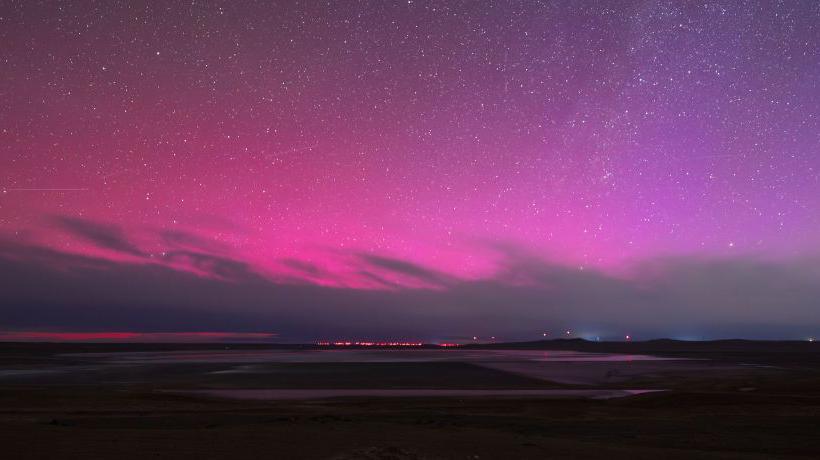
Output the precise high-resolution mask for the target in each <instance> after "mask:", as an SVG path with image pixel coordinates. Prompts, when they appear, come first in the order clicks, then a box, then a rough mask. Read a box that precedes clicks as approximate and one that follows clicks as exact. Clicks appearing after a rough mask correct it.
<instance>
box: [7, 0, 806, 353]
mask: <svg viewBox="0 0 820 460" xmlns="http://www.w3.org/2000/svg"><path fill="white" fill-rule="evenodd" d="M0 43H2V45H0V69H2V72H0V273H2V278H0V316H2V317H1V318H0V331H5V333H6V334H10V336H14V334H19V333H27V334H28V333H32V334H33V335H32V336H36V334H35V332H36V333H39V332H60V333H64V332H97V333H99V332H106V331H109V332H117V333H139V332H143V333H150V334H159V336H160V337H167V334H169V333H177V332H185V333H195V332H210V333H224V334H232V333H240V334H241V333H253V334H252V335H249V337H259V334H262V333H271V334H278V335H279V337H280V338H281V339H282V340H317V339H336V338H385V339H387V338H390V339H392V338H404V339H423V340H461V339H465V338H471V337H472V336H474V335H477V336H480V337H488V336H491V335H492V336H498V337H499V338H500V339H503V338H506V339H526V338H532V339H535V338H540V337H542V335H543V333H544V332H547V333H548V334H549V335H550V336H558V335H561V334H562V333H563V331H564V330H566V329H571V330H572V331H573V333H572V335H573V336H583V337H598V336H600V337H611V338H618V337H623V336H624V335H625V334H631V335H633V337H636V338H650V337H662V336H663V337H678V338H712V337H768V338H774V337H779V338H780V337H782V338H795V339H803V338H805V337H807V336H810V335H816V334H820V257H818V255H820V3H818V2H817V1H798V0H795V1H791V0H790V1H739V0H732V1H728V0H726V1H722V0H718V1H656V0H654V1H652V0H651V1H647V0H643V1H600V2H595V1H584V2H581V1H534V0H533V1H503V2H483V1H482V2H479V1H422V0H405V1H398V2H390V1H353V0H351V1H341V0H340V1H330V2H320V1H283V2H250V1H248V2H244V1H226V2H210V1H194V2H189V3H187V4H183V3H182V2H137V1H132V2H91V1H88V2H81V1H66V2H59V1H46V2H41V1H3V2H1V3H0ZM32 331H34V332H32ZM163 334H165V335H163ZM63 337H68V336H63Z"/></svg>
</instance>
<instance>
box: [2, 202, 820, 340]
mask: <svg viewBox="0 0 820 460" xmlns="http://www.w3.org/2000/svg"><path fill="white" fill-rule="evenodd" d="M58 222H59V223H60V225H61V226H62V228H63V229H64V230H65V231H67V232H69V233H71V234H73V235H75V236H76V237H79V238H82V239H83V240H85V241H88V242H91V243H93V244H94V245H95V246H96V247H98V248H100V249H105V250H110V251H114V252H116V253H121V254H124V255H127V256H128V257H127V258H123V259H115V258H104V257H90V256H83V255H77V254H71V253H68V252H63V251H60V250H55V249H50V248H46V247H42V246H37V245H33V244H23V243H18V242H8V241H6V242H3V243H0V273H3V276H2V278H0V317H2V327H0V329H3V330H5V331H29V330H42V331H133V332H152V333H157V332H160V333H161V332H186V331H230V332H254V333H277V334H278V335H279V338H280V339H281V340H286V341H293V340H315V339H333V338H392V337H395V338H398V337H403V338H418V339H424V340H437V339H438V340H446V339H453V338H459V337H469V336H473V335H479V336H482V337H487V336H490V335H493V336H496V337H499V338H500V339H507V340H516V339H536V338H539V337H541V333H542V332H543V331H549V332H551V333H553V334H556V335H557V334H559V333H560V332H559V331H562V330H564V329H566V328H571V329H573V330H575V331H577V332H578V333H579V334H582V335H589V336H601V337H619V336H621V335H622V334H625V333H629V334H631V335H633V336H635V337H639V338H651V337H690V338H712V337H762V338H801V337H804V336H806V335H813V334H814V333H815V331H817V330H818V328H820V300H819V299H820V260H817V259H802V260H792V261H787V262H784V261H779V262H776V261H766V260H759V259H753V258H736V259H721V260H705V259H699V258H674V259H658V260H652V261H647V262H644V263H643V264H641V265H639V266H636V267H633V269H632V270H631V271H630V272H629V274H628V276H626V275H624V276H613V275H610V274H606V273H604V272H600V271H596V270H590V269H587V270H578V269H577V268H571V267H566V266H561V265H557V264H552V263H550V262H549V261H546V260H543V259H540V258H537V257H535V256H532V255H530V254H527V253H526V251H523V250H521V249H520V248H512V247H507V246H504V245H498V246H497V247H496V248H495V249H496V250H497V251H498V252H500V253H501V254H503V257H502V258H501V259H500V261H499V265H498V268H497V272H496V273H495V275H494V276H492V277H490V278H484V279H480V280H464V279H459V278H456V277H454V276H450V275H448V274H444V273H440V272H438V271H436V270H432V269H430V268H426V267H421V266H419V265H416V264H414V263H412V262H410V261H406V260H398V259H393V258H390V257H386V256H383V255H374V254H357V253H354V254H350V255H349V258H348V263H350V264H353V268H354V271H355V272H356V273H358V274H359V276H361V277H362V279H363V280H367V282H368V283H370V284H371V285H372V287H371V288H369V289H363V288H359V287H356V288H354V287H330V286H328V285H326V284H325V285H323V284H322V283H321V281H326V280H327V279H329V278H330V277H332V275H331V274H328V273H325V271H324V270H323V269H322V268H321V267H318V266H316V265H315V264H312V263H311V262H309V261H303V260H297V259H286V260H281V261H278V263H279V264H280V265H282V266H283V267H289V268H290V269H291V270H292V271H293V272H294V273H297V275H294V276H291V277H277V276H270V275H269V274H263V273H261V272H260V271H259V270H257V269H256V268H255V267H253V266H251V265H249V264H247V263H245V262H243V261H242V260H239V259H236V258H232V257H231V256H230V255H226V254H224V253H222V252H221V251H217V250H216V249H217V248H216V246H212V245H211V244H210V243H208V242H207V241H203V240H200V239H198V238H196V237H193V236H192V237H190V238H188V237H186V235H185V234H184V233H175V234H174V235H165V237H166V239H168V240H169V241H171V242H173V246H172V247H171V248H170V249H169V250H168V251H167V252H165V253H163V255H162V257H161V258H153V257H151V256H149V255H148V254H147V251H145V250H143V249H141V248H140V247H139V246H138V245H137V244H136V243H135V242H133V241H131V240H130V239H129V238H128V237H127V233H126V232H124V231H122V229H119V228H117V227H115V226H109V225H106V224H101V223H97V222H92V221H85V220H80V219H69V218H62V219H60V220H58ZM299 274H301V275H299Z"/></svg>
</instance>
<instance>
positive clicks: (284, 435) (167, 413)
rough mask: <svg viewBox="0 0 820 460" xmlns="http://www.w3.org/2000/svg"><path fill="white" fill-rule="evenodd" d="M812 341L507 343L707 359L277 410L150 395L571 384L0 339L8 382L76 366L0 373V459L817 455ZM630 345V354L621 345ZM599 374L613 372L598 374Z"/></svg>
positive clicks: (276, 405)
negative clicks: (190, 357) (228, 364)
mask: <svg viewBox="0 0 820 460" xmlns="http://www.w3.org/2000/svg"><path fill="white" fill-rule="evenodd" d="M815 345H816V344H808V343H762V344H761V343H759V342H720V343H714V344H712V345H711V346H710V345H708V344H695V345H686V344H680V343H677V342H665V345H664V343H656V342H650V343H645V344H639V343H631V344H611V345H609V346H607V344H594V345H592V346H593V347H595V349H588V348H589V347H590V345H589V344H586V343H582V342H573V341H567V342H547V343H540V344H515V345H510V346H512V347H519V348H527V347H529V348H530V349H532V348H538V347H541V348H543V349H560V348H567V349H581V350H580V351H592V352H618V353H640V352H647V353H655V354H659V355H667V356H671V355H674V356H677V357H696V358H699V359H701V360H703V361H699V363H700V364H698V366H700V367H694V366H692V365H689V367H686V366H684V367H681V368H680V369H681V370H674V369H671V368H669V369H667V368H658V367H655V368H652V370H651V372H649V371H648V370H647V372H636V373H634V375H633V374H630V375H629V377H628V378H616V379H613V380H612V381H611V382H608V383H607V385H606V386H607V387H608V388H612V387H619V388H664V389H667V390H669V391H666V392H661V393H652V394H644V395H639V396H633V397H628V398H621V399H612V400H582V399H491V398H489V399H488V398H428V399H422V398H403V399H372V398H366V399H331V400H322V401H283V402H275V401H231V400H219V399H201V398H195V397H190V396H183V395H179V394H173V393H165V392H159V391H158V390H167V389H172V390H184V389H187V388H199V387H201V386H202V384H203V382H202V381H201V379H202V377H201V376H202V375H209V377H208V381H207V382H205V384H206V385H207V386H208V387H209V388H233V387H256V388H259V387H265V388H277V387H279V388H297V387H298V388H342V387H343V388H375V387H378V388H411V387H412V388H420V387H429V388H511V389H516V388H520V389H533V388H567V387H568V385H566V384H558V383H554V382H549V381H543V380H538V379H533V378H529V377H526V376H522V375H518V374H513V373H506V372H501V371H498V370H494V369H488V368H484V367H478V366H475V365H472V364H466V363H450V362H439V363H436V362H432V363H425V362H422V363H341V364H340V363H331V364H322V363H288V364H275V365H271V366H273V368H272V372H271V373H269V374H263V375H258V374H256V375H250V376H248V375H242V374H210V371H212V370H213V369H217V368H218V366H217V365H214V364H201V363H200V364H184V365H177V364H167V363H166V364H155V365H148V366H145V365H139V366H138V365H117V366H110V367H103V368H98V367H96V366H95V365H94V364H95V359H97V358H84V357H83V355H79V356H78V355H71V356H65V355H64V354H65V353H75V352H78V351H86V352H87V351H91V352H94V351H111V350H112V349H114V350H118V351H135V350H137V349H143V348H145V346H139V345H128V346H119V347H112V346H109V345H96V346H95V345H92V346H82V345H80V346H78V345H21V344H0V371H3V370H5V371H6V372H7V376H8V373H9V372H10V371H11V370H17V371H21V370H22V371H25V370H36V369H44V368H49V367H54V366H57V367H63V368H72V366H74V367H76V368H77V369H85V370H82V371H78V372H71V373H67V374H59V375H52V376H49V375H47V374H43V375H36V376H22V377H9V378H0V446H2V451H1V452H2V455H0V457H2V458H10V459H18V458H20V459H27V458H61V459H62V458H83V459H87V458H112V459H132V458H133V459H137V458H169V459H170V458H174V459H177V458H182V459H186V458H191V459H193V458H196V459H203V458H230V459H242V458H254V459H257V458H271V459H401V460H405V459H517V458H521V459H529V458H532V459H535V458H538V459H549V458H596V459H597V458H604V459H620V458H624V459H626V458H629V459H644V458H645V459H650V458H651V459H655V458H664V459H691V458H695V459H698V458H703V459H747V458H748V459H755V458H759V459H764V458H820V359H818V358H820V346H815ZM625 346H626V347H630V348H629V349H623V347H625ZM151 347H156V346H151ZM687 347H688V348H687ZM173 348H175V349H178V348H179V347H173ZM571 365H572V366H586V365H587V364H584V363H580V364H579V363H572V364H571ZM609 365H610V364H606V363H603V364H601V363H598V364H590V366H609ZM629 365H630V364H626V366H629ZM635 365H636V366H638V364H637V363H636V364H635ZM643 365H645V366H647V367H646V369H650V368H649V367H648V366H649V365H648V364H643ZM620 366H624V364H620ZM704 366H705V367H704ZM622 368H623V367H621V368H619V369H622ZM613 369H614V368H613ZM636 369H639V370H640V368H636ZM670 369H671V370H670ZM747 369H748V370H747ZM610 374H611V375H614V376H623V375H624V374H623V372H610V373H607V374H606V375H610ZM271 375H273V376H274V377H271ZM69 376H70V377H69ZM194 376H199V377H194Z"/></svg>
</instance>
